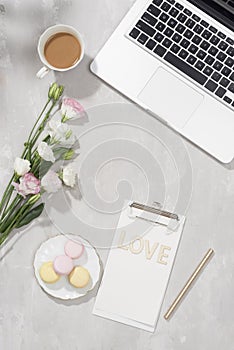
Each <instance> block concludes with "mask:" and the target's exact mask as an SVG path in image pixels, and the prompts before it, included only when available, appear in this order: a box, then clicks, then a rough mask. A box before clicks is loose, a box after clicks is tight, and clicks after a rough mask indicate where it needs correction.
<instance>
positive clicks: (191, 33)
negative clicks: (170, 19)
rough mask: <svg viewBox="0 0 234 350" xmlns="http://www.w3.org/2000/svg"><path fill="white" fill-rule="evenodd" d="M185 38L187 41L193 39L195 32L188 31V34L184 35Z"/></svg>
mask: <svg viewBox="0 0 234 350" xmlns="http://www.w3.org/2000/svg"><path fill="white" fill-rule="evenodd" d="M184 36H185V37H186V38H187V39H191V38H192V37H193V32H191V30H189V29H187V30H186V32H185V33H184Z"/></svg>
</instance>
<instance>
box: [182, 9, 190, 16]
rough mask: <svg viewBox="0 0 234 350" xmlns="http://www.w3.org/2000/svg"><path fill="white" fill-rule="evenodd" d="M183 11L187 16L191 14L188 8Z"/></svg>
mask: <svg viewBox="0 0 234 350" xmlns="http://www.w3.org/2000/svg"><path fill="white" fill-rule="evenodd" d="M184 13H185V14H186V15H187V16H191V14H192V11H190V10H189V9H184Z"/></svg>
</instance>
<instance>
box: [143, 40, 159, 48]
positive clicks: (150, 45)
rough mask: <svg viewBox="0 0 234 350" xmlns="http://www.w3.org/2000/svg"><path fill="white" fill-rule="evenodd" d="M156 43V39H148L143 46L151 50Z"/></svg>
mask: <svg viewBox="0 0 234 350" xmlns="http://www.w3.org/2000/svg"><path fill="white" fill-rule="evenodd" d="M156 44H157V43H156V41H154V40H152V39H149V41H147V43H146V45H145V46H146V47H147V49H150V50H153V48H154V47H155V46H156Z"/></svg>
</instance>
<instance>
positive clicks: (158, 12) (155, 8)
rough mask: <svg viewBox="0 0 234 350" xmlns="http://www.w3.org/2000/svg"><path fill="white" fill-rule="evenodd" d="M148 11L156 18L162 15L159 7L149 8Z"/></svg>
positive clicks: (151, 6)
mask: <svg viewBox="0 0 234 350" xmlns="http://www.w3.org/2000/svg"><path fill="white" fill-rule="evenodd" d="M147 11H148V12H150V13H151V14H152V15H154V16H155V17H158V16H159V15H160V13H161V10H159V9H158V8H157V7H155V6H153V5H150V6H149V7H148V8H147Z"/></svg>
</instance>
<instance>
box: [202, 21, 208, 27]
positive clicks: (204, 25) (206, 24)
mask: <svg viewBox="0 0 234 350" xmlns="http://www.w3.org/2000/svg"><path fill="white" fill-rule="evenodd" d="M201 25H202V26H203V27H205V28H207V27H209V23H207V22H206V21H203V20H202V21H201Z"/></svg>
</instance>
